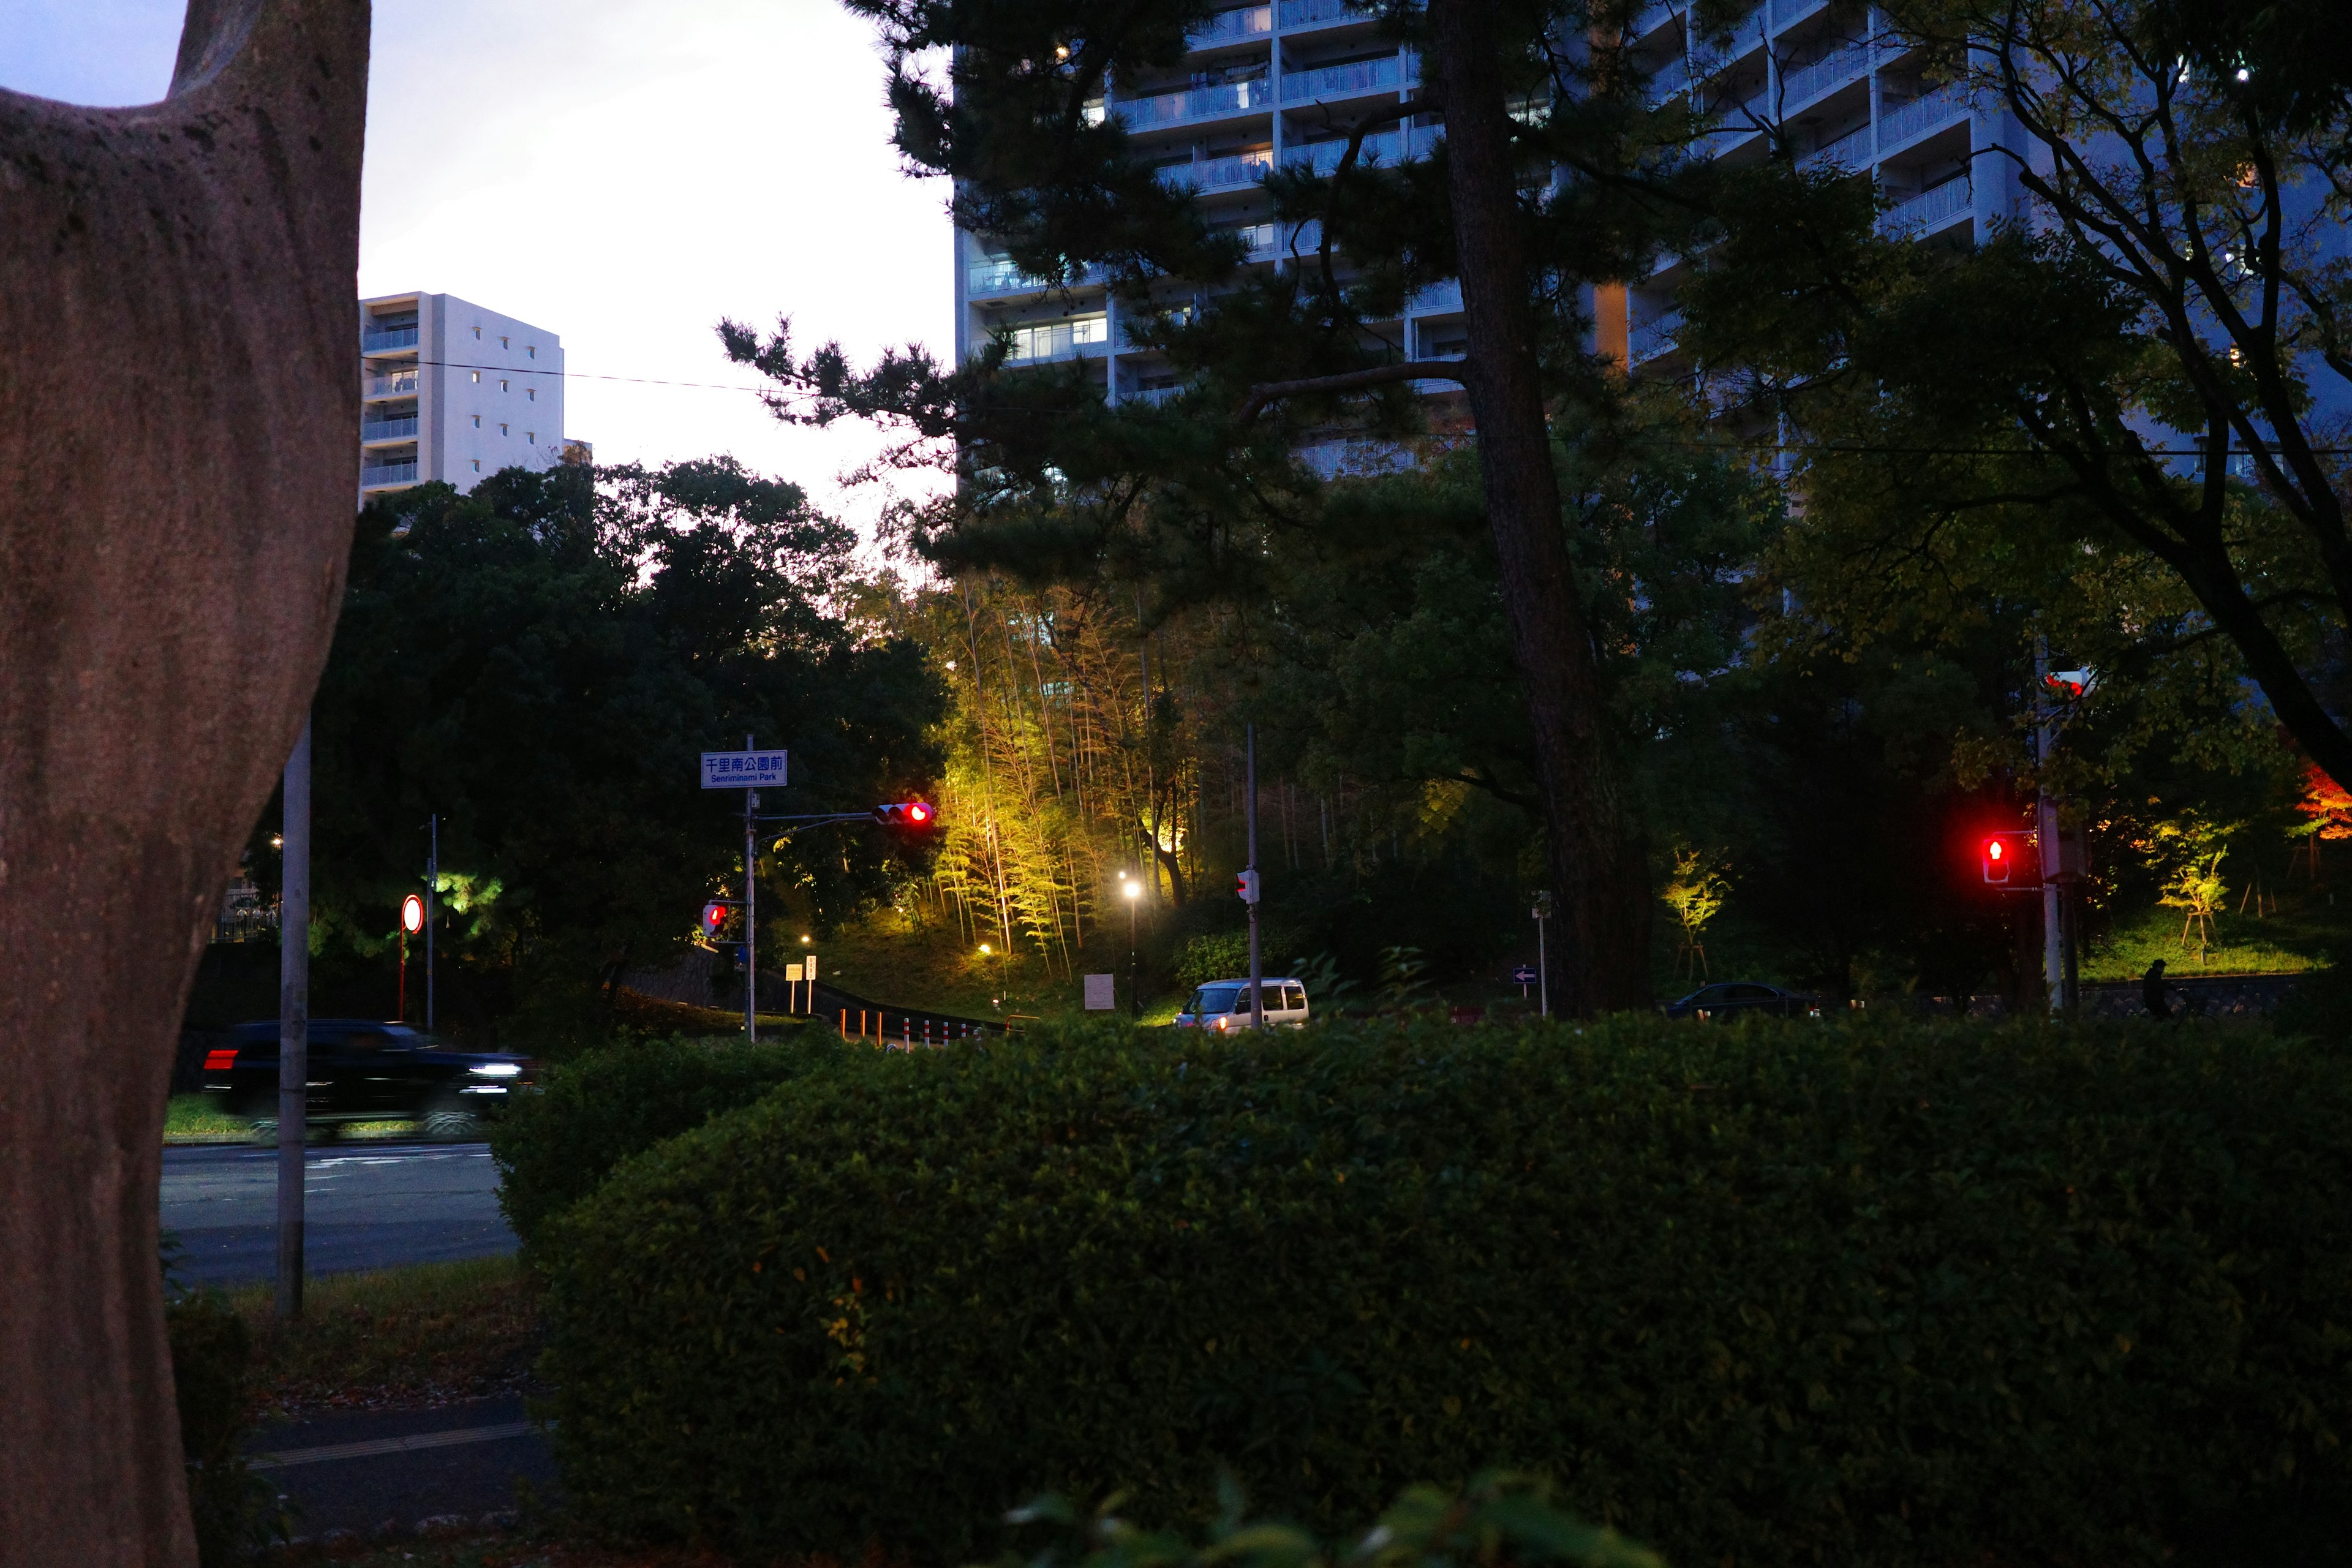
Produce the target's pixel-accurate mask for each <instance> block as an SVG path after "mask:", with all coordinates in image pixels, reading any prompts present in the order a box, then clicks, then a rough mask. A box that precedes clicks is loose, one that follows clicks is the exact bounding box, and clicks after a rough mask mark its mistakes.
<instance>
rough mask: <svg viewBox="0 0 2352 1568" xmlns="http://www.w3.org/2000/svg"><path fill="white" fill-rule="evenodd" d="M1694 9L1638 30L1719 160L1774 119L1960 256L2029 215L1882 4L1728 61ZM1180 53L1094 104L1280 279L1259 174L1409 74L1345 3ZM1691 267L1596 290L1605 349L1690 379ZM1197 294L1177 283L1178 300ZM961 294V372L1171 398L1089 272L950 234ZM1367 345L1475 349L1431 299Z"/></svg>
mask: <svg viewBox="0 0 2352 1568" xmlns="http://www.w3.org/2000/svg"><path fill="white" fill-rule="evenodd" d="M1688 9H1689V6H1688V0H1659V3H1658V4H1655V5H1651V6H1649V7H1648V8H1647V9H1646V10H1644V11H1643V13H1642V15H1641V16H1640V17H1639V18H1638V19H1637V21H1636V23H1635V26H1634V29H1633V40H1632V41H1633V45H1634V47H1636V48H1637V49H1638V50H1639V51H1640V52H1641V53H1642V54H1643V56H1645V57H1646V58H1647V60H1648V63H1649V64H1650V65H1651V66H1652V67H1653V68H1654V70H1655V72H1656V77H1655V80H1654V90H1655V91H1656V92H1657V93H1659V94H1660V95H1662V96H1663V95H1666V94H1672V93H1679V92H1684V91H1694V90H1695V91H1696V92H1697V93H1698V94H1699V95H1700V97H1699V101H1700V102H1702V103H1703V104H1705V105H1706V106H1708V107H1709V108H1712V109H1716V110H1717V111H1718V113H1719V115H1720V123H1721V124H1722V127H1723V129H1722V130H1721V131H1719V132H1717V133H1716V134H1715V135H1713V136H1711V137H1710V138H1708V143H1707V146H1706V149H1705V151H1706V153H1708V154H1709V155H1711V156H1714V157H1717V158H1724V159H1730V160H1748V159H1760V158H1762V157H1765V156H1766V155H1767V153H1768V151H1769V141H1768V138H1767V137H1766V135H1765V134H1764V133H1763V132H1761V131H1760V130H1759V129H1758V127H1757V125H1756V124H1755V123H1753V122H1752V121H1766V122H1774V121H1777V122H1779V123H1780V125H1781V126H1782V127H1783V128H1784V130H1785V132H1786V133H1787V134H1789V136H1790V138H1791V140H1792V142H1793V143H1794V145H1795V147H1796V149H1797V151H1798V153H1799V156H1800V158H1801V161H1802V162H1803V163H1804V164H1805V165H1806V166H1808V167H1812V166H1817V165H1819V164H1822V163H1834V164H1836V165H1838V166H1840V167H1843V168H1847V169H1850V170H1852V171H1853V172H1854V173H1855V174H1868V175H1869V176H1870V177H1871V178H1872V179H1874V180H1875V181H1876V182H1877V183H1878V184H1879V186H1880V187H1881V188H1882V189H1883V190H1884V191H1885V192H1886V193H1887V194H1888V195H1890V196H1891V197H1892V198H1893V199H1894V200H1895V203H1896V204H1897V205H1895V207H1894V208H1893V210H1891V211H1889V212H1888V213H1887V214H1886V215H1885V216H1884V217H1883V218H1882V219H1881V220H1880V221H1881V223H1882V226H1884V227H1885V229H1886V230H1888V231H1889V232H1906V233H1909V234H1912V235H1915V236H1916V237H1921V238H1927V239H1934V240H1939V241H1943V242H1947V243H1953V244H1961V245H1965V244H1969V243H1971V242H1972V241H1973V240H1974V238H1975V237H1976V236H1977V235H1978V234H1979V233H1980V232H1982V230H1983V226H1985V225H1986V224H1988V223H1990V222H1991V221H1993V220H1994V219H1995V218H1997V217H2002V216H2008V215H2010V214H2011V213H2013V212H2016V211H2018V210H2021V209H2020V207H2019V205H2018V199H2019V193H2018V191H2017V189H2016V182H2015V179H2014V177H2013V175H2012V174H2011V168H2010V164H2009V161H2008V160H2007V159H2006V158H2005V157H2002V156H2000V155H1997V154H1996V155H1991V156H1985V155H1981V154H1983V153H1985V151H1986V149H1988V148H1990V147H1991V146H1993V145H1995V144H1996V143H1999V144H2003V145H2006V146H2008V147H2010V148H2011V149H2014V150H2018V151H2020V152H2022V151H2023V150H2024V145H2025V143H2024V138H2023V135H2022V132H2021V129H2020V128H2019V127H2018V126H2017V124H2016V123H2015V121H2014V120H2013V119H2012V118H2011V116H2009V115H2008V114H2007V112H2006V111H2005V110H2001V109H2000V107H1999V106H1997V105H1978V106H1974V107H1972V106H1971V103H1970V101H1969V98H1968V96H1967V95H1966V93H1965V91H1964V90H1963V89H1957V88H1944V89H1937V90H1933V91H1930V90H1927V89H1926V88H1925V86H1924V84H1923V81H1922V67H1923V65H1924V63H1925V62H1924V60H1923V59H1922V58H1921V56H1920V53H1919V51H1917V50H1916V49H1913V48H1911V47H1908V46H1907V45H1905V44H1902V43H1900V42H1899V41H1896V40H1895V39H1894V38H1893V37H1892V36H1891V35H1890V34H1889V33H1888V32H1887V30H1886V28H1885V24H1884V21H1883V19H1882V17H1881V16H1880V15H1879V14H1878V12H1877V11H1876V9H1875V8H1874V7H1870V6H1865V5H1852V4H1838V3H1836V0H1763V3H1761V4H1759V5H1757V6H1756V8H1755V9H1754V10H1753V11H1752V12H1751V13H1749V15H1748V16H1747V17H1746V18H1745V19H1744V20H1743V21H1742V23H1741V24H1740V26H1738V28H1737V29H1736V30H1735V32H1734V35H1733V37H1732V40H1731V42H1730V44H1729V45H1728V47H1721V48H1717V47H1710V46H1708V45H1706V43H1704V42H1703V41H1700V40H1698V39H1696V38H1694V37H1692V36H1691V33H1690V29H1689V26H1688V24H1687V16H1686V13H1687V11H1688ZM1191 43H1192V51H1191V53H1190V54H1189V55H1188V56H1187V57H1186V58H1185V60H1184V61H1183V64H1182V66H1181V75H1175V74H1171V76H1170V77H1169V78H1167V79H1154V80H1147V81H1141V82H1128V83H1122V84H1120V85H1119V86H1118V88H1117V89H1114V90H1111V91H1108V92H1107V93H1106V94H1105V99H1104V101H1103V103H1102V104H1101V105H1100V106H1099V110H1098V111H1099V112H1102V113H1105V114H1114V115H1117V116H1118V118H1119V119H1120V121H1123V122H1124V123H1125V124H1126V126H1127V128H1128V131H1129V133H1130V135H1131V136H1132V137H1133V139H1134V142H1135V146H1136V149H1137V151H1138V152H1139V153H1141V154H1142V155H1143V156H1144V157H1146V158H1148V159H1150V161H1151V162H1152V163H1154V164H1155V165H1156V167H1157V169H1158V171H1159V175H1160V179H1162V180H1163V181H1165V182H1166V183H1168V184H1170V185H1171V186H1178V187H1181V188H1183V189H1186V190H1189V191H1191V192H1192V193H1193V195H1194V197H1195V199H1197V200H1198V201H1199V202H1200V203H1201V205H1202V207H1203V208H1204V209H1205V210H1206V212H1207V213H1208V215H1209V217H1210V221H1211V222H1212V223H1213V225H1215V226H1219V227H1223V228H1230V229H1232V230H1234V231H1235V232H1236V233H1238V234H1240V235H1241V236H1242V237H1244V240H1245V241H1246V242H1247V244H1248V246H1249V257H1250V259H1249V263H1248V265H1249V266H1251V267H1264V268H1280V267H1284V266H1288V265H1292V262H1291V260H1290V258H1291V256H1292V254H1293V253H1294V251H1295V252H1296V253H1297V255H1299V256H1307V255H1308V254H1310V253H1312V252H1313V251H1314V250H1315V249H1316V247H1317V244H1318V233H1317V230H1318V225H1316V224H1314V223H1312V222H1308V223H1304V224H1300V225H1297V226H1293V227H1291V228H1288V229H1286V227H1285V226H1282V225H1279V224H1277V223H1276V222H1275V221H1274V215H1273V211H1272V206H1271V204H1270V203H1269V202H1268V201H1267V199H1266V197H1265V192H1264V190H1263V189H1262V188H1261V186H1260V184H1259V182H1260V180H1261V178H1262V177H1263V176H1264V174H1265V172H1266V171H1268V170H1269V169H1272V168H1275V167H1276V166H1283V167H1292V166H1297V165H1309V166H1312V167H1315V168H1317V169H1318V170H1327V171H1328V170H1329V169H1331V168H1333V167H1335V166H1336V165H1337V163H1338V161H1339V154H1340V153H1341V152H1342V151H1343V150H1344V148H1345V146H1346V144H1347V139H1346V131H1345V127H1347V126H1348V125H1349V124H1351V123H1353V122H1354V121H1356V120H1358V119H1360V117H1361V114H1362V112H1363V110H1365V109H1366V108H1368V107H1369V106H1370V105H1372V104H1375V103H1377V102H1379V101H1380V100H1383V99H1385V100H1391V101H1398V100H1402V98H1403V97H1404V96H1406V95H1408V94H1409V93H1410V92H1411V90H1412V89H1413V88H1414V87H1415V86H1416V85H1417V84H1418V82H1419V80H1420V61H1419V59H1418V58H1416V57H1415V55H1414V54H1413V53H1412V51H1411V50H1405V49H1399V48H1398V47H1396V46H1395V45H1394V44H1392V43H1389V42H1386V41H1384V40H1383V39H1382V37H1381V34H1380V30H1379V26H1378V24H1377V21H1376V19H1375V17H1374V16H1371V15H1370V14H1369V13H1367V12H1365V11H1362V10H1359V9H1357V8H1356V7H1354V6H1353V5H1349V4H1348V0H1270V3H1268V4H1264V5H1244V6H1239V7H1236V8H1234V9H1232V10H1228V11H1222V12H1219V13H1218V14H1217V15H1215V16H1213V17H1212V18H1211V19H1210V20H1209V21H1208V22H1207V23H1205V24H1203V25H1202V26H1201V27H1199V28H1197V29H1195V31H1194V32H1193V33H1192V37H1191ZM1751 117H1752V121H1751ZM1443 135H1444V127H1443V125H1442V124H1440V123H1438V122H1437V120H1436V117H1434V116H1419V117H1416V118H1415V119H1414V120H1412V121H1411V122H1400V123H1398V124H1396V125H1394V126H1392V127H1389V128H1385V129H1383V130H1381V132H1379V133H1377V134H1373V135H1370V136H1367V137H1366V138H1365V141H1364V148H1363V157H1364V158H1365V160H1366V161H1367V162H1372V161H1378V162H1380V163H1396V162H1399V161H1401V160H1404V159H1409V158H1416V157H1424V156H1427V155H1428V153H1429V151H1430V149H1431V148H1432V146H1433V145H1434V144H1435V142H1436V141H1437V139H1438V138H1440V137H1442V136H1443ZM1689 266H1690V261H1689V258H1680V257H1669V258H1664V260H1663V261H1662V262H1661V264H1660V266H1659V268H1657V270H1656V271H1655V272H1654V274H1653V275H1652V276H1651V277H1650V278H1648V279H1643V280H1641V281H1640V282H1638V283H1636V284H1634V285H1633V286H1631V287H1630V288H1615V287H1612V288H1608V289H1600V290H1597V291H1596V296H1595V297H1594V298H1593V299H1592V300H1591V305H1592V308H1593V312H1594V318H1595V323H1596V329H1597V337H1598V342H1599V346H1600V347H1601V349H1602V350H1603V351H1605V352H1607V353H1611V354H1612V355H1613V356H1615V357H1616V358H1618V359H1619V360H1620V361H1621V362H1622V363H1626V364H1627V365H1628V366H1629V368H1631V369H1633V370H1634V371H1636V372H1637V373H1640V374H1683V373H1686V372H1687V371H1688V369H1689V368H1690V367H1689V365H1688V363H1687V360H1686V359H1685V358H1684V357H1683V356H1682V355H1681V353H1680V351H1679V349H1678V347H1677V345H1676V343H1675V328H1676V326H1678V325H1679V323H1680V321H1681V317H1680V314H1679V313H1678V312H1677V311H1676V310H1675V303H1674V299H1675V289H1676V288H1677V287H1678V286H1679V285H1680V284H1681V282H1682V281H1683V280H1684V279H1685V277H1686V276H1687V275H1688V268H1689ZM1187 287H1188V286H1186V285H1182V284H1173V285H1171V290H1172V292H1173V293H1175V294H1178V295H1181V293H1182V292H1183V291H1184V290H1185V289H1186V288H1187ZM955 288H956V306H957V310H956V322H957V326H956V351H957V354H958V357H959V358H963V357H969V356H970V355H971V354H974V353H978V352H979V351H980V349H981V348H982V346H983V345H985V344H986V343H987V342H988V341H989V340H990V338H991V337H992V335H994V334H995V333H997V332H999V331H1007V332H1010V333H1011V335H1012V340H1013V355H1012V359H1011V362H1010V363H1014V364H1037V363H1046V362H1050V361H1055V360H1077V361H1080V362H1083V363H1086V364H1087V367H1088V369H1089V373H1090V374H1093V375H1094V377H1095V379H1096V380H1097V383H1098V384H1100V385H1101V387H1102V389H1103V395H1104V396H1105V397H1106V398H1107V399H1109V400H1112V401H1118V400H1122V399H1127V398H1144V399H1155V400H1156V399H1158V398H1160V397H1164V396H1166V395H1169V394H1170V393H1171V392H1172V391H1173V390H1174V388H1175V385H1176V378H1175V375H1174V374H1173V373H1172V371H1171V369H1170V368H1169V367H1168V366H1167V365H1166V364H1165V363H1164V362H1162V361H1160V359H1159V358H1158V357H1157V356H1155V355H1153V354H1150V353H1146V352H1143V351H1141V350H1139V348H1137V347H1136V345H1134V344H1133V343H1131V342H1129V341H1127V339H1126V337H1125V334H1124V333H1123V332H1122V331H1121V330H1120V325H1119V321H1118V301H1117V300H1114V299H1112V298H1110V297H1109V295H1108V291H1107V290H1106V289H1104V287H1103V284H1102V280H1101V279H1100V278H1099V277H1098V276H1096V277H1090V278H1082V279H1079V280H1078V281H1077V282H1076V284H1074V285H1072V286H1070V287H1067V288H1059V287H1052V286H1048V285H1047V284H1045V283H1044V282H1041V281H1040V280H1039V279H1034V278H1031V277H1028V276H1026V275H1024V274H1023V273H1022V272H1021V270H1020V269H1019V268H1016V267H1015V266H1013V263H1012V261H1011V260H1010V259H1009V258H1006V257H1005V256H1003V254H1002V253H1000V252H997V251H994V250H992V249H991V248H990V247H989V245H988V243H987V241H986V239H985V237H982V236H978V235H972V234H965V233H960V234H958V235H957V237H956V280H955ZM1371 331H1373V333H1374V334H1375V335H1376V336H1378V337H1380V338H1381V339H1384V340H1385V341H1386V342H1389V343H1390V344H1391V346H1392V347H1394V348H1395V349H1396V350H1397V352H1399V353H1401V354H1402V355H1403V356H1404V357H1406V358H1409V359H1438V358H1449V357H1453V356H1455V355H1459V354H1460V353H1463V352H1464V349H1465V344H1466V331H1465V327H1464V325H1463V317H1462V294H1461V289H1460V286H1459V285H1457V284H1453V283H1446V284H1441V285H1439V286H1437V287H1435V288H1433V289H1426V290H1424V291H1423V293H1421V294H1420V295H1418V296H1416V297H1415V298H1414V299H1413V300H1411V301H1410V302H1409V304H1408V307H1407V309H1406V310H1405V311H1404V312H1403V314H1402V316H1400V317H1399V318H1398V319H1397V320H1395V321H1388V322H1375V323H1371ZM1096 367H1099V368H1098V369H1097V368H1096ZM1423 385H1424V387H1425V388H1426V389H1428V390H1431V391H1437V392H1451V391H1452V390H1453V387H1452V384H1450V383H1443V382H1436V381H1432V382H1428V383H1424V384H1423ZM1302 456H1304V457H1306V458H1307V459H1308V460H1309V461H1310V462H1311V463H1314V464H1315V466H1317V467H1318V468H1324V469H1326V471H1331V470H1332V469H1333V468H1334V467H1335V466H1337V465H1338V464H1339V463H1343V462H1344V461H1345V458H1332V457H1331V456H1330V455H1329V454H1325V453H1321V452H1320V451H1319V449H1317V448H1309V449H1308V450H1307V452H1305V453H1302Z"/></svg>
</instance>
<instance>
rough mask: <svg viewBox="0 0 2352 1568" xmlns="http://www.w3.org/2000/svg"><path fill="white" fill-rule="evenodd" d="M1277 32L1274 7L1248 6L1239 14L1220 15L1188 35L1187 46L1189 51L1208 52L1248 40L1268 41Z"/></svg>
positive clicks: (1186, 35) (1224, 12) (1233, 12)
mask: <svg viewBox="0 0 2352 1568" xmlns="http://www.w3.org/2000/svg"><path fill="white" fill-rule="evenodd" d="M1273 31H1274V7H1273V6H1272V5H1244V6H1242V7H1241V8H1240V9H1239V10H1234V11H1220V12H1218V13H1217V14H1216V15H1215V16H1212V17H1210V18H1209V19H1208V20H1207V21H1205V22H1203V23H1202V24H1201V25H1200V26H1197V27H1195V28H1193V29H1192V31H1191V32H1189V33H1187V34H1185V35H1184V43H1185V46H1186V47H1189V48H1195V49H1205V48H1209V47H1213V46H1214V45H1217V44H1231V43H1236V42H1238V41H1240V40H1241V39H1244V38H1257V37H1265V35H1266V34H1268V33H1271V32H1273Z"/></svg>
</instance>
